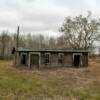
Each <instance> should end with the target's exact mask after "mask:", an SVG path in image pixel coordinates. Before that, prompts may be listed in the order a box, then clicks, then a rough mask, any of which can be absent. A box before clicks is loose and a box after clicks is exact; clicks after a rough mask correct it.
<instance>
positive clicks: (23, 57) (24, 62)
mask: <svg viewBox="0 0 100 100" xmlns="http://www.w3.org/2000/svg"><path fill="white" fill-rule="evenodd" d="M21 64H23V65H26V54H23V55H22V58H21Z"/></svg>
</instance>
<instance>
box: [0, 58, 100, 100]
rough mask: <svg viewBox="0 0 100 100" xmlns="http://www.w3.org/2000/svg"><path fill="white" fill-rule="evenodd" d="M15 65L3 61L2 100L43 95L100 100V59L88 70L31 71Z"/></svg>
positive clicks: (0, 65)
mask: <svg viewBox="0 0 100 100" xmlns="http://www.w3.org/2000/svg"><path fill="white" fill-rule="evenodd" d="M11 64H12V62H11V61H10V62H9V61H0V100H31V99H32V98H33V97H34V96H39V95H43V96H47V97H56V96H59V97H66V98H68V100H100V58H95V59H94V58H93V59H90V60H89V67H85V68H64V67H62V68H52V69H46V68H45V69H40V70H27V69H18V68H15V67H13V66H12V65H11ZM33 100H35V99H33ZM41 100H45V99H41ZM46 100H48V99H46ZM51 100H56V99H51ZM57 100H58V99H57ZM60 100H62V99H60ZM65 100H66V99H65Z"/></svg>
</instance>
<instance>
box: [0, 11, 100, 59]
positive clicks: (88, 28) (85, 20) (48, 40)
mask: <svg viewBox="0 0 100 100" xmlns="http://www.w3.org/2000/svg"><path fill="white" fill-rule="evenodd" d="M60 32H61V33H62V35H61V36H59V37H58V38H53V37H47V36H44V35H34V34H31V33H30V34H25V33H24V34H21V33H20V35H19V39H17V37H18V35H17V32H16V33H9V32H8V31H3V32H2V33H1V34H0V58H2V59H4V58H11V50H12V48H13V47H16V45H17V43H18V42H17V43H16V41H17V40H19V43H18V44H19V47H23V48H31V49H42V48H43V49H44V48H46V49H55V48H56V49H63V48H65V49H75V50H76V49H84V50H88V49H89V50H90V51H91V52H92V51H93V50H94V46H95V43H97V42H98V43H99V42H100V19H98V18H92V13H91V12H88V15H87V16H83V15H79V16H76V17H74V18H72V17H71V16H70V17H66V18H65V20H64V23H63V25H62V27H61V28H60ZM18 33H19V32H18Z"/></svg>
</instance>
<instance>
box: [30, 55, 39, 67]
mask: <svg viewBox="0 0 100 100" xmlns="http://www.w3.org/2000/svg"><path fill="white" fill-rule="evenodd" d="M32 67H34V68H35V67H38V68H39V54H31V55H30V68H32Z"/></svg>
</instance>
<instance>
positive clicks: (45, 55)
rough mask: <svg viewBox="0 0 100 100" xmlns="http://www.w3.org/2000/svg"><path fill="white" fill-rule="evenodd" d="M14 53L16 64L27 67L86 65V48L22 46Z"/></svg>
mask: <svg viewBox="0 0 100 100" xmlns="http://www.w3.org/2000/svg"><path fill="white" fill-rule="evenodd" d="M15 55H16V56H15V63H16V65H17V66H20V65H23V66H26V67H28V68H34V67H37V68H40V67H46V66H50V67H52V66H57V67H58V66H61V67H63V66H64V67H86V66H88V50H63V49H62V50H61V49H60V50H59V49H57V50H56V49H54V50H47V49H42V50H31V49H23V48H22V49H18V50H16V52H15Z"/></svg>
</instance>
